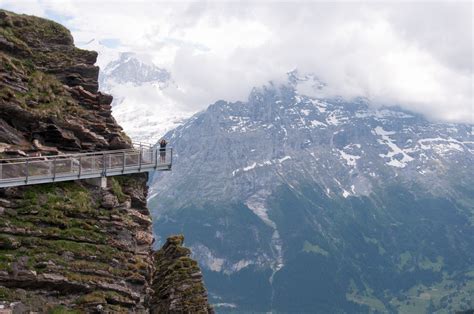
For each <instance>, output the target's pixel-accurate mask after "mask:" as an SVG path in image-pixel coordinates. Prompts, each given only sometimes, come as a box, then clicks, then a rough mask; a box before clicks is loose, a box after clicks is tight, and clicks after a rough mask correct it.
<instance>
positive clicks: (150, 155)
mask: <svg viewBox="0 0 474 314" xmlns="http://www.w3.org/2000/svg"><path fill="white" fill-rule="evenodd" d="M172 161H173V150H172V148H167V149H166V151H165V152H163V151H160V149H159V147H153V146H151V145H146V144H134V147H133V148H131V149H124V150H112V151H100V152H93V153H79V154H67V155H56V156H41V157H25V158H12V159H0V188H5V187H13V186H22V185H33V184H42V183H51V182H61V181H73V180H90V182H91V183H93V184H96V185H99V186H104V184H105V183H106V182H107V180H106V178H107V177H110V176H117V175H123V174H130V173H141V172H149V171H166V170H171V165H172ZM104 182H105V183H104Z"/></svg>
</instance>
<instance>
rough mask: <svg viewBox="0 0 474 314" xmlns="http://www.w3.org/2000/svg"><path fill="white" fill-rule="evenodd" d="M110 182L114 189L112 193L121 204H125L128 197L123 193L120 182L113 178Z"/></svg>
mask: <svg viewBox="0 0 474 314" xmlns="http://www.w3.org/2000/svg"><path fill="white" fill-rule="evenodd" d="M109 180H110V184H111V187H112V192H113V193H114V194H115V196H117V199H118V201H119V202H120V203H123V202H125V201H126V200H127V196H126V195H125V193H123V191H122V185H121V184H120V182H119V181H118V180H117V179H116V178H114V177H111V178H110V179H109Z"/></svg>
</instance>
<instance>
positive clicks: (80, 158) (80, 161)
mask: <svg viewBox="0 0 474 314" xmlns="http://www.w3.org/2000/svg"><path fill="white" fill-rule="evenodd" d="M81 172H82V156H79V175H78V177H79V178H80V177H81Z"/></svg>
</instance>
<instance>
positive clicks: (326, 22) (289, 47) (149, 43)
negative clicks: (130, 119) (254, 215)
mask: <svg viewBox="0 0 474 314" xmlns="http://www.w3.org/2000/svg"><path fill="white" fill-rule="evenodd" d="M0 7H1V8H5V9H9V10H12V11H15V12H18V13H27V14H34V15H38V16H43V17H48V18H51V19H54V20H56V21H58V22H60V23H62V24H64V25H66V26H67V27H68V28H70V29H71V31H72V33H73V36H74V38H75V42H76V44H77V45H79V46H81V45H84V44H85V43H88V42H90V41H91V40H92V39H94V43H96V49H99V50H100V51H99V52H101V59H100V60H99V63H100V65H104V64H105V63H106V62H107V61H108V60H109V59H110V57H111V56H113V55H114V53H116V52H118V51H133V52H136V53H138V54H140V55H141V56H143V57H144V58H149V59H150V60H152V61H153V62H154V63H155V64H157V65H159V66H161V67H163V68H166V69H167V70H169V71H170V72H171V74H172V76H173V79H174V80H175V81H176V82H177V83H178V84H179V86H180V93H176V95H174V96H173V95H171V96H172V97H175V98H176V101H177V102H179V103H181V104H184V105H185V106H189V108H192V109H193V110H196V109H203V108H205V107H206V106H207V105H209V104H210V103H212V102H214V101H216V100H218V99H225V100H229V101H235V100H245V99H246V98H247V96H248V93H249V91H250V89H251V88H252V87H253V86H260V85H263V84H265V83H266V82H268V81H270V80H272V81H276V82H278V81H281V80H283V79H284V77H285V73H286V72H287V71H289V70H292V69H295V68H297V69H298V70H299V71H300V72H303V73H315V74H316V75H317V76H318V77H319V78H320V79H321V80H322V81H324V82H325V83H326V84H327V86H328V87H327V89H326V93H327V94H328V95H341V96H343V97H346V98H351V97H354V96H365V97H368V98H369V99H370V100H372V102H373V103H374V104H388V105H400V106H402V107H404V108H407V109H409V110H412V111H416V112H420V113H424V114H425V115H427V116H428V117H429V118H431V119H434V120H442V121H453V122H469V123H474V108H473V106H474V105H473V89H474V84H473V25H472V20H473V15H474V13H473V4H472V2H471V1H466V2H459V1H458V2H427V1H422V2H417V3H416V4H411V3H408V2H374V1H371V2H366V3H355V2H335V3H331V4H330V3H325V2H311V1H304V2H299V1H286V2H274V1H252V2H244V3H237V2H191V3H189V2H156V1H153V2H152V1H84V0H82V1H79V0H78V1H73V0H60V1H59V0H58V1H40V0H31V1H28V0H0ZM99 42H100V43H101V44H102V45H98V43H99Z"/></svg>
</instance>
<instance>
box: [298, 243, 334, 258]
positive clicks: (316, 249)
mask: <svg viewBox="0 0 474 314" xmlns="http://www.w3.org/2000/svg"><path fill="white" fill-rule="evenodd" d="M303 252H306V253H316V254H321V255H323V256H328V255H329V252H328V251H326V250H325V249H323V248H321V247H320V246H318V245H316V244H311V243H310V242H308V241H304V243H303Z"/></svg>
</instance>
